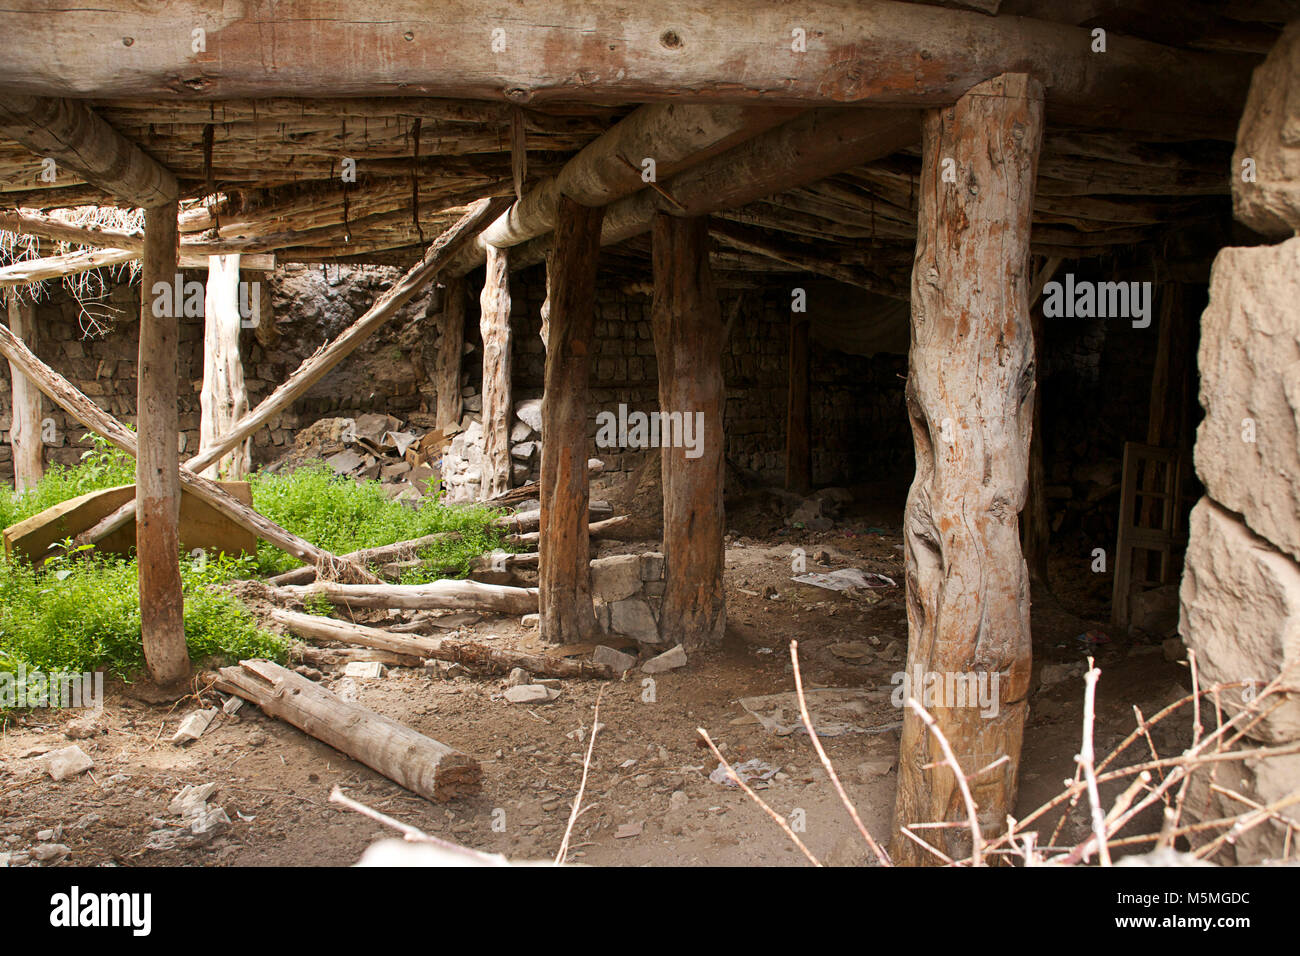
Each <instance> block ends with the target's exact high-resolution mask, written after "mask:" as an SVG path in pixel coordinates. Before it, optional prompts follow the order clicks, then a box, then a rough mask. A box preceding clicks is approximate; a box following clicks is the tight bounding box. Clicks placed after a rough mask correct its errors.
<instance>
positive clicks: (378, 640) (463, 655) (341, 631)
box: [271, 610, 615, 678]
mask: <svg viewBox="0 0 1300 956" xmlns="http://www.w3.org/2000/svg"><path fill="white" fill-rule="evenodd" d="M271 620H273V621H274V622H275V623H277V624H279V625H280V626H281V627H284V628H286V629H288V630H289V631H292V632H293V633H294V634H297V635H298V636H299V637H305V638H309V639H311V640H320V641H337V642H339V643H341V644H360V645H362V646H363V647H369V648H374V649H376V650H380V651H385V652H388V653H391V654H397V655H400V656H402V657H404V658H410V657H417V658H418V657H423V658H428V659H431V660H437V661H449V662H451V663H453V664H465V665H468V666H477V667H485V668H487V669H489V670H492V671H495V672H498V673H508V672H509V671H510V670H511V669H513V668H515V667H522V668H523V669H524V670H526V671H528V672H529V673H531V674H545V675H546V676H548V677H603V678H613V677H614V676H615V675H614V672H613V670H612V669H611V668H610V667H609V666H608V665H606V664H593V663H591V662H590V661H578V660H567V659H563V658H555V657H548V656H547V655H545V654H530V653H528V652H526V651H515V650H509V649H507V648H500V647H489V646H488V645H486V644H478V643H475V642H473V641H459V640H454V639H452V638H448V637H408V636H407V635H405V634H394V633H393V632H392V631H386V630H384V629H383V628H378V627H367V626H366V625H364V624H352V623H349V622H348V621H340V620H337V619H336V618H332V617H321V616H319V615H317V614H299V613H297V612H296V611H281V610H276V611H272V612H271Z"/></svg>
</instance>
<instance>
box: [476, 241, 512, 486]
mask: <svg viewBox="0 0 1300 956" xmlns="http://www.w3.org/2000/svg"><path fill="white" fill-rule="evenodd" d="M479 306H480V308H481V309H482V313H481V315H480V316H479V331H480V332H481V333H482V335H483V469H482V475H481V479H482V483H481V484H480V485H479V496H480V497H481V498H484V499H487V498H492V497H494V496H495V495H499V494H501V493H502V492H504V491H509V490H510V420H511V418H512V417H513V407H512V405H511V401H510V270H509V268H508V264H507V256H506V250H504V249H498V248H497V247H495V246H488V251H487V273H486V275H485V276H484V279H483V293H482V295H480V296H479Z"/></svg>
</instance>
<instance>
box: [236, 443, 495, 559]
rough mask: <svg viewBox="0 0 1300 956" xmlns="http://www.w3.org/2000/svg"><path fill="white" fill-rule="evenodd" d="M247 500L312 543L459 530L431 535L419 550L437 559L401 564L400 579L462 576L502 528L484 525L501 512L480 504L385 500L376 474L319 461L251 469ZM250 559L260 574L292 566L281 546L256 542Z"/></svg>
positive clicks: (364, 544) (336, 549) (341, 545)
mask: <svg viewBox="0 0 1300 956" xmlns="http://www.w3.org/2000/svg"><path fill="white" fill-rule="evenodd" d="M251 481H252V485H253V507H254V508H256V509H257V510H258V511H259V512H261V513H262V514H264V515H266V517H268V518H270V519H271V520H272V521H274V522H276V523H277V524H279V525H282V526H283V527H285V528H287V529H288V530H289V531H292V532H293V533H294V534H296V535H300V536H301V537H303V538H306V539H307V540H308V541H310V542H311V543H312V544H314V545H316V546H317V547H320V548H324V549H325V550H327V551H330V552H332V553H333V554H347V553H348V552H351V551H359V550H361V549H362V548H374V547H378V546H380V545H385V544H393V543H394V542H397V541H409V540H410V539H412V538H419V537H423V536H424V535H426V534H433V533H435V532H439V531H459V532H460V535H461V538H460V540H458V541H445V542H439V543H438V544H436V545H433V546H431V547H428V548H425V549H423V550H422V551H421V552H420V557H422V558H430V559H436V561H437V565H438V566H437V567H434V568H432V569H428V568H421V569H416V570H414V571H410V572H407V575H406V576H405V577H404V578H403V581H404V582H405V583H419V582H421V581H423V580H432V579H435V578H440V577H448V576H459V577H463V576H465V575H466V574H468V573H469V571H470V562H471V561H473V559H474V558H475V557H477V556H478V555H480V554H484V553H486V552H489V551H492V550H494V549H501V548H503V544H502V541H503V539H504V535H503V533H502V532H501V530H500V529H498V528H493V527H492V519H494V518H495V517H497V516H498V515H499V514H500V513H501V512H500V511H499V510H496V509H492V508H485V507H477V506H476V507H450V506H448V505H444V504H443V503H442V502H441V500H439V499H438V498H436V497H433V496H429V497H425V498H422V499H420V501H419V502H418V503H417V504H418V507H415V508H411V507H408V506H407V505H403V504H402V503H401V502H398V501H393V500H392V499H390V498H389V497H388V496H387V495H386V494H385V493H384V486H383V485H382V484H380V483H379V482H377V481H354V480H353V479H351V478H344V477H339V476H337V475H335V474H334V472H333V471H331V470H330V468H329V466H327V465H325V464H324V463H321V462H314V463H311V464H308V465H305V466H303V467H302V468H299V469H297V470H296V471H293V472H290V473H289V474H284V475H279V474H266V473H261V474H257V475H254V476H252V478H251ZM258 564H259V567H260V569H261V570H262V572H263V573H265V574H279V573H280V572H282V571H288V570H290V569H292V568H294V567H296V566H297V562H296V561H295V560H294V559H293V558H291V557H289V556H288V555H286V554H284V553H283V552H281V551H279V550H277V549H275V548H273V547H272V546H270V545H267V544H265V543H263V544H262V545H261V546H260V547H259V548H258Z"/></svg>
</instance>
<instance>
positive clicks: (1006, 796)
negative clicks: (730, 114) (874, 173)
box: [893, 74, 1043, 863]
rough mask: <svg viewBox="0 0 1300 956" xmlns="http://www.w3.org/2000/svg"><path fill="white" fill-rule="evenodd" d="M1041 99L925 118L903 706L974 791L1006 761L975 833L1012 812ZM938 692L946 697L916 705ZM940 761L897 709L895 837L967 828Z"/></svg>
mask: <svg viewBox="0 0 1300 956" xmlns="http://www.w3.org/2000/svg"><path fill="white" fill-rule="evenodd" d="M1042 96H1043V94H1042V88H1041V86H1040V85H1039V84H1038V82H1037V81H1036V80H1033V79H1031V78H1029V77H1027V76H1024V75H1021V74H1004V75H1002V76H1000V77H996V78H994V79H992V80H988V81H986V82H984V83H981V84H980V85H978V86H976V87H975V88H974V89H972V90H971V91H970V92H969V93H967V94H966V95H965V96H963V97H962V98H961V99H960V100H958V101H957V103H956V104H955V105H954V106H952V107H949V108H946V109H941V110H934V111H931V112H930V113H928V114H927V116H926V119H925V124H924V139H923V159H922V169H921V184H920V210H919V224H918V225H919V227H918V230H917V248H916V262H915V265H914V267H913V270H912V345H911V352H910V355H909V374H908V382H907V407H908V415H909V417H910V419H911V424H912V438H913V442H914V444H915V448H916V469H917V470H916V478H915V480H914V481H913V482H912V487H911V490H910V492H909V493H908V498H907V508H906V512H905V516H904V544H905V559H906V577H907V624H908V655H907V667H908V674H909V677H910V687H909V690H908V696H911V697H914V698H916V699H917V700H918V701H919V702H920V703H921V704H923V705H925V706H926V708H927V709H928V710H929V711H930V712H931V713H932V714H933V716H934V718H935V720H936V721H937V723H938V726H939V728H940V730H941V731H942V732H943V734H944V736H945V737H947V739H948V741H949V743H950V744H951V745H952V748H953V751H954V752H955V754H956V756H957V760H958V762H959V763H960V765H961V767H962V770H963V771H964V772H965V774H966V775H967V776H968V777H973V776H974V775H975V774H976V773H977V772H978V771H980V770H981V769H983V768H984V767H986V766H987V765H988V764H990V763H992V762H994V761H995V760H997V759H998V758H1000V757H1004V756H1005V757H1009V758H1010V759H1009V760H1008V761H1006V762H1005V763H1003V764H1002V765H1001V766H999V767H997V768H996V769H993V770H991V771H988V772H986V773H983V774H981V775H980V776H978V777H977V778H975V779H974V780H973V781H972V784H971V788H972V792H973V794H974V798H975V802H976V803H977V804H978V807H979V811H978V812H979V820H980V825H981V827H982V828H983V831H984V834H985V836H988V835H990V834H996V833H998V832H1000V831H1001V830H1002V828H1003V827H1004V826H1005V821H1006V814H1007V812H1008V811H1009V810H1010V809H1011V808H1012V806H1013V805H1014V801H1015V795H1016V784H1017V773H1018V763H1019V759H1020V744H1021V737H1022V734H1023V731H1024V720H1025V707H1026V701H1025V697H1026V693H1027V690H1028V685H1029V666H1030V636H1029V588H1028V578H1027V574H1026V570H1025V562H1024V559H1023V558H1022V557H1021V553H1020V542H1019V533H1018V515H1019V513H1020V510H1021V508H1022V507H1023V506H1024V503H1025V496H1026V485H1027V475H1028V455H1029V440H1030V431H1031V423H1032V420H1033V408H1034V345H1033V333H1032V330H1031V328H1030V321H1029V309H1028V284H1029V279H1028V257H1029V229H1030V218H1031V211H1032V209H1031V207H1032V201H1033V195H1034V177H1035V170H1036V166H1037V159H1038V150H1039V144H1040V141H1041V138H1042V124H1043V99H1042ZM949 172H951V173H954V174H955V175H951V176H946V175H945V174H946V173H949ZM954 179H955V181H952V180H954ZM930 675H936V676H935V677H931V676H930ZM994 675H996V678H997V684H996V693H992V691H993V690H994V684H993V679H994ZM959 676H960V677H965V678H967V682H966V685H965V686H966V687H969V686H970V678H974V679H975V680H978V681H984V682H985V683H984V684H983V685H982V686H984V687H985V688H987V689H988V693H987V697H986V700H989V699H990V698H991V700H990V701H989V706H987V707H981V706H980V705H979V704H978V703H976V702H973V701H971V700H969V698H968V699H967V700H965V701H962V700H960V699H959V698H958V695H957V693H955V690H956V686H954V685H955V683H956V679H957V678H958V677H959ZM918 680H920V681H921V684H920V685H919V686H918V683H917V681H918ZM933 680H940V681H942V684H943V688H944V692H943V693H941V694H940V695H939V696H938V699H937V700H931V701H927V700H926V698H925V691H926V688H927V686H933V685H932V684H931V683H930V682H931V681H933ZM950 687H951V688H953V690H954V692H953V693H951V694H949V693H947V689H948V688H950ZM958 703H964V704H965V706H955V705H956V704H958ZM942 760H943V754H942V751H941V750H940V748H939V746H938V744H937V743H936V740H935V738H934V736H933V735H931V734H930V733H929V732H928V731H927V730H926V728H925V725H924V724H923V723H922V722H921V720H920V719H919V718H918V717H917V716H916V715H914V714H913V713H912V712H911V711H910V709H909V710H908V711H907V712H906V713H905V716H904V720H903V736H902V750H901V754H900V757H899V785H898V801H897V805H896V807H895V813H894V820H895V825H896V826H898V827H902V826H904V825H906V824H911V823H920V822H937V821H958V822H964V821H965V820H966V819H967V816H966V812H965V808H964V806H963V803H962V798H961V795H960V792H959V790H958V788H957V785H956V779H955V777H954V775H953V773H952V772H951V770H949V769H948V768H947V767H945V766H942V765H940V766H935V767H932V769H928V770H927V769H923V768H924V767H926V766H927V765H932V764H936V763H941V761H942ZM918 836H921V837H922V838H923V839H925V840H927V841H928V842H931V843H933V844H934V845H935V846H937V847H938V848H939V849H941V850H943V851H944V852H946V853H948V854H949V855H952V856H954V857H961V856H965V855H966V854H967V853H968V852H969V849H970V838H969V832H968V831H967V830H966V829H965V828H964V827H962V828H960V829H956V828H954V829H927V830H924V831H920V832H919V833H918ZM893 854H894V858H895V860H896V861H898V862H900V863H931V862H938V861H937V860H936V859H935V858H934V857H933V856H931V855H930V854H929V853H927V852H926V851H924V850H922V849H921V848H920V847H919V846H917V845H916V844H915V843H913V842H912V841H911V840H909V839H907V838H906V837H904V836H902V835H901V834H898V835H896V836H895V838H894V841H893Z"/></svg>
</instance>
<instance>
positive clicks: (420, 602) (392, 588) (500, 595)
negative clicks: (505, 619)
mask: <svg viewBox="0 0 1300 956" xmlns="http://www.w3.org/2000/svg"><path fill="white" fill-rule="evenodd" d="M267 596H268V597H269V598H270V599H271V600H273V601H277V602H279V603H291V602H298V603H301V602H304V601H310V600H313V599H316V598H324V599H325V600H327V601H329V602H331V603H333V604H342V605H345V606H347V607H370V608H384V609H397V608H401V609H405V610H415V611H423V610H428V609H430V608H437V607H449V608H456V609H460V610H470V611H496V612H498V613H501V614H532V613H534V612H536V611H537V588H514V587H508V586H506V585H504V584H481V583H479V582H478V581H431V582H430V583H428V584H338V583H335V582H333V581H317V582H316V583H315V584H308V585H291V586H289V587H278V588H277V587H273V588H267Z"/></svg>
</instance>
